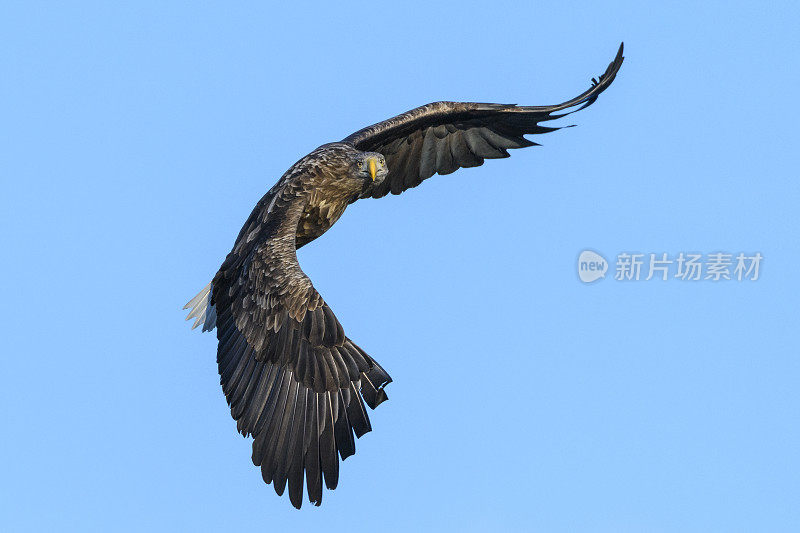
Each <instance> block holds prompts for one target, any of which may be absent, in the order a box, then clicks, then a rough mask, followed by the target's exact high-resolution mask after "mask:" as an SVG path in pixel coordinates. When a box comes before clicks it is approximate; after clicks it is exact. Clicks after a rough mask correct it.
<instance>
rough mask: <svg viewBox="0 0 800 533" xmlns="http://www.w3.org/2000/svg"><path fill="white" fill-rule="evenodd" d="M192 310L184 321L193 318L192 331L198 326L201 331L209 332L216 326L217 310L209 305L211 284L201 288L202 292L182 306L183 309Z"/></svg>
mask: <svg viewBox="0 0 800 533" xmlns="http://www.w3.org/2000/svg"><path fill="white" fill-rule="evenodd" d="M190 307H191V308H192V310H191V311H190V312H189V315H188V316H187V317H186V320H189V319H191V318H195V319H196V320H195V321H194V324H192V329H194V328H196V327H197V326H199V325H200V324H202V325H203V331H211V330H212V329H214V328H215V327H216V325H217V310H216V309H215V308H214V306H213V305H211V283H209V284H208V285H206V286H205V287H203V290H201V291H200V292H198V293H197V296H195V297H194V298H192V299H191V300H189V302H188V303H187V304H186V305H184V306H183V308H184V309H188V308H190Z"/></svg>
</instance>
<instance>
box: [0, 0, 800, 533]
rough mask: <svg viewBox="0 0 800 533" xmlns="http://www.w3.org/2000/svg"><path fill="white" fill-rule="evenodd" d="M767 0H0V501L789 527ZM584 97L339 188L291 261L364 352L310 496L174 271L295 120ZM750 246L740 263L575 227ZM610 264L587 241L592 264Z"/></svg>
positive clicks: (419, 523)
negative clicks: (698, 270)
mask: <svg viewBox="0 0 800 533" xmlns="http://www.w3.org/2000/svg"><path fill="white" fill-rule="evenodd" d="M799 15H800V12H799V11H798V7H797V4H796V3H795V2H771V3H770V4H769V7H767V5H765V4H759V3H756V2H748V3H742V2H706V3H700V4H698V3H696V2H679V3H672V2H670V3H664V2H661V3H645V2H633V1H631V2H582V3H576V4H572V5H564V3H562V2H526V3H520V4H514V3H506V2H493V3H486V2H481V3H470V2H449V3H448V2H445V3H441V4H433V3H431V2H401V3H398V2H394V3H391V4H388V5H379V4H377V3H363V4H359V5H355V4H346V3H342V2H329V3H324V4H323V3H313V4H310V3H309V4H305V3H302V2H290V3H288V4H287V5H286V6H283V7H277V6H275V5H270V6H269V7H266V3H237V5H236V6H232V5H230V3H222V2H220V3H216V4H214V3H195V2H191V3H190V2H186V3H181V2H168V3H167V2H131V3H129V5H127V6H123V5H114V6H112V5H110V3H107V2H97V3H93V2H76V3H72V4H71V5H69V6H67V5H65V4H62V3H58V4H57V3H52V2H48V3H38V2H30V1H25V2H3V6H2V15H0V35H2V46H0V180H2V191H3V193H2V195H0V196H1V199H0V202H1V205H2V210H1V211H0V223H2V228H3V230H2V232H0V245H1V247H0V257H1V258H2V261H0V269H1V271H2V292H3V305H2V306H1V307H0V319H1V320H2V324H3V328H2V329H3V337H4V342H3V349H2V386H0V414H2V439H0V452H2V457H3V461H2V462H3V467H2V475H0V521H1V522H0V525H2V529H4V530H7V531H36V530H63V531H68V530H74V531H92V530H96V531H110V530H117V531H125V530H130V531H144V530H148V531H179V530H184V531H222V530H225V531H304V530H312V529H313V530H316V531H322V530H324V531H359V530H374V531H404V530H408V528H410V527H413V528H415V529H418V530H439V531H441V530H447V529H450V528H452V529H454V530H455V529H457V530H460V531H481V530H489V529H490V528H497V529H501V530H511V529H514V530H534V531H548V532H554V531H610V532H620V531H703V532H708V531H756V530H759V531H798V530H800V507H798V505H797V502H798V501H799V500H800V457H799V456H798V450H800V414H799V413H800V397H799V396H798V384H799V383H800V358H799V357H798V356H799V355H800V350H798V343H797V330H798V318H797V311H798V304H797V298H798V292H799V289H800V283H799V282H798V265H800V253H798V249H799V248H800V246H799V245H798V203H799V202H800V185H798V181H800V177H799V176H798V163H799V161H798V159H799V158H798V148H797V144H798V134H797V127H798V122H800V116H798V110H797V105H796V98H797V90H798V86H800V75H799V74H798V73H799V72H800V60H798V57H800V54H799V53H798V52H800V50H799V48H800V47H798V41H799V40H800V37H799V35H800V34H798V32H797V28H798V23H800V16H799ZM622 40H624V41H625V47H626V54H625V55H626V58H627V59H626V61H625V64H624V65H623V67H622V70H621V72H620V74H619V76H618V77H617V80H616V82H615V83H614V84H613V85H612V86H611V88H610V89H609V90H608V91H607V92H606V93H605V94H603V95H602V96H601V98H600V99H599V100H598V102H597V103H596V104H595V105H593V106H592V107H591V108H589V109H586V110H584V111H581V112H580V113H578V114H576V115H573V116H572V117H570V119H569V120H568V121H565V122H564V123H575V124H578V127H576V128H571V129H567V130H562V131H559V132H555V133H551V134H548V135H545V136H539V137H538V138H536V139H535V140H537V141H539V142H541V143H542V144H543V145H544V146H543V147H541V148H530V149H527V150H518V151H515V152H513V155H512V157H511V158H510V159H507V160H503V161H488V162H487V163H486V164H485V165H484V166H483V167H480V168H476V169H467V170H460V171H458V172H457V173H455V174H452V175H448V176H435V177H434V178H432V179H430V180H428V181H427V182H425V183H424V184H423V185H422V186H420V187H418V188H416V189H413V190H411V191H408V192H407V193H405V194H403V195H401V196H397V197H389V198H384V199H382V200H369V201H363V202H359V203H357V204H355V205H353V206H351V207H350V208H349V209H348V211H347V213H345V216H344V217H343V218H342V219H341V220H340V221H339V223H338V224H337V225H336V226H335V227H334V228H333V229H332V230H331V231H330V232H329V233H328V234H326V235H325V236H324V237H323V238H321V239H319V240H318V241H317V242H315V243H313V244H312V245H310V246H308V247H307V248H305V249H303V250H302V251H301V253H300V254H299V255H300V262H301V264H302V266H303V268H304V269H305V271H306V272H307V273H308V274H309V276H310V277H311V279H312V280H313V281H314V283H315V286H316V287H317V288H318V289H319V291H320V292H321V293H322V294H323V296H324V297H325V299H326V300H327V301H328V302H329V303H330V304H331V306H332V308H333V309H334V310H335V312H336V314H337V315H338V317H339V319H340V320H341V322H342V323H343V325H344V326H345V328H346V330H347V331H348V333H349V335H350V336H351V337H352V338H354V339H355V340H356V341H357V342H358V343H359V344H360V345H361V346H363V347H364V348H365V349H366V350H367V351H368V352H369V353H370V354H372V355H373V356H374V357H375V358H376V359H377V360H378V361H380V362H381V363H382V364H383V366H384V367H385V368H386V369H387V370H388V371H389V372H390V373H391V375H392V377H393V378H394V383H392V384H391V385H390V386H389V387H388V389H387V391H388V394H389V398H390V401H388V402H387V403H385V404H383V405H381V406H380V407H379V408H378V409H377V410H376V411H374V412H371V413H370V415H371V418H372V422H373V432H372V433H370V434H368V435H367V436H365V437H364V438H362V439H360V440H359V441H358V443H357V448H358V452H357V454H356V455H355V456H354V457H352V458H349V459H348V460H347V461H345V462H344V463H343V464H342V475H341V481H340V484H339V488H338V489H337V490H336V491H334V492H326V493H325V496H324V501H323V505H322V507H321V508H314V507H312V506H310V505H305V506H304V507H303V509H302V510H301V511H296V510H295V509H293V508H292V507H291V505H290V504H289V501H288V498H286V497H285V496H284V497H283V498H278V497H277V496H276V495H275V493H274V491H273V489H272V487H271V486H266V485H264V484H263V482H262V481H261V476H260V474H259V471H258V469H257V468H255V467H254V466H253V465H252V463H251V462H250V442H249V440H246V439H244V438H242V437H241V436H239V435H238V434H237V433H236V431H235V423H234V421H233V420H232V419H231V418H230V413H229V410H228V408H227V406H226V404H225V401H224V398H223V395H222V392H221V390H220V387H219V382H218V380H219V378H218V376H217V370H216V364H215V351H216V339H215V337H214V336H213V335H211V334H202V335H201V334H200V333H198V332H197V331H193V332H192V331H190V330H189V327H188V324H187V323H185V322H184V320H183V317H184V312H183V311H181V307H182V305H183V304H184V303H185V302H186V301H187V300H188V299H189V298H191V297H192V296H193V295H194V294H195V293H196V292H197V291H198V290H199V289H201V288H202V287H203V286H204V285H205V284H206V283H207V282H208V281H209V280H210V279H211V277H212V276H213V275H214V273H215V271H216V269H217V268H218V266H219V264H220V263H221V262H222V260H223V258H224V257H225V255H226V254H227V252H228V251H229V250H230V247H231V246H232V244H233V241H234V238H235V237H236V234H237V232H238V231H239V229H240V227H241V224H242V223H243V222H244V220H245V219H246V218H247V216H248V214H249V212H250V210H251V209H252V207H253V205H255V203H256V202H257V201H258V199H259V198H260V197H261V196H262V195H263V194H264V193H265V192H266V191H267V190H268V189H269V188H270V187H271V186H272V184H273V183H274V182H275V181H276V180H277V179H278V178H279V177H280V175H281V174H282V173H283V172H284V171H285V170H286V169H287V168H288V167H289V166H290V165H291V164H292V163H294V162H295V161H296V160H297V159H299V158H300V157H301V156H303V155H305V154H306V153H307V152H309V151H310V150H312V149H313V148H315V147H316V146H318V145H320V144H322V143H325V142H329V141H335V140H338V139H341V138H343V137H344V136H346V135H348V134H349V133H351V132H353V131H355V130H357V129H359V128H361V127H363V126H366V125H368V124H371V123H374V122H377V121H379V120H382V119H385V118H388V117H390V116H393V115H395V114H397V113H399V112H402V111H405V110H407V109H410V108H412V107H416V106H417V105H421V104H424V103H427V102H430V101H435V100H443V99H446V100H472V101H493V102H504V103H519V104H532V105H542V104H551V103H557V102H560V101H562V100H565V99H567V98H570V97H572V96H574V95H576V94H578V93H580V92H582V91H583V90H584V89H586V88H587V87H588V86H589V80H590V78H591V77H592V76H597V75H599V74H600V73H602V72H603V71H604V70H605V68H606V65H607V64H608V62H609V61H610V60H611V59H612V58H613V55H614V53H615V51H616V49H617V46H618V44H619V42H620V41H622ZM585 248H591V249H593V250H597V251H599V252H600V253H602V254H604V255H605V256H606V257H607V258H609V259H611V260H612V261H613V258H614V256H615V255H616V254H617V253H620V252H624V251H628V252H631V251H635V252H642V253H649V252H656V253H662V252H667V253H669V254H671V255H672V254H676V253H678V252H681V251H684V252H688V251H698V252H702V253H711V252H716V251H727V252H730V253H738V252H748V253H752V252H756V251H758V252H761V253H762V255H763V256H764V262H763V264H762V268H761V278H760V279H759V280H758V281H755V282H735V281H728V282H720V283H716V284H715V283H712V282H693V283H692V282H680V281H679V280H670V281H668V282H659V281H650V282H645V281H640V282H628V283H624V282H619V281H615V280H614V279H613V277H612V276H607V278H606V279H605V280H601V281H598V282H596V283H595V284H592V285H584V284H582V283H581V282H580V281H579V280H578V277H577V275H576V258H577V256H578V254H579V252H580V251H581V250H583V249H585ZM612 269H613V266H612Z"/></svg>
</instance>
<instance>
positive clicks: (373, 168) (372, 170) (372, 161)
mask: <svg viewBox="0 0 800 533" xmlns="http://www.w3.org/2000/svg"><path fill="white" fill-rule="evenodd" d="M377 173H378V168H377V167H376V166H375V159H374V158H370V160H369V175H370V176H371V177H372V181H375V175H376V174H377Z"/></svg>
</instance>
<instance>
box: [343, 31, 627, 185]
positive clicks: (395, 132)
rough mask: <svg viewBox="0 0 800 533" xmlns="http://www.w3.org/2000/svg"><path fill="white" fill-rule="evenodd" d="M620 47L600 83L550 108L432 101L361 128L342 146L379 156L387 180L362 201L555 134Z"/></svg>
mask: <svg viewBox="0 0 800 533" xmlns="http://www.w3.org/2000/svg"><path fill="white" fill-rule="evenodd" d="M622 52H623V45H622V44H620V47H619V50H618V51H617V55H616V57H615V58H614V60H613V61H612V62H611V63H610V64H609V66H608V68H607V69H606V71H605V72H604V73H603V75H602V76H600V78H599V79H596V80H595V79H592V86H591V87H590V88H589V89H588V90H586V91H584V92H583V93H582V94H580V95H578V96H576V97H575V98H572V99H571V100H568V101H566V102H563V103H561V104H558V105H553V106H517V105H511V104H489V103H477V102H434V103H431V104H427V105H424V106H421V107H418V108H416V109H412V110H411V111H407V112H406V113H402V114H400V115H398V116H396V117H393V118H390V119H389V120H385V121H383V122H379V123H377V124H374V125H372V126H368V127H366V128H363V129H361V130H359V131H357V132H355V133H353V134H352V135H349V136H348V137H345V139H344V140H343V142H346V143H350V144H352V145H353V146H355V147H356V148H357V149H359V150H364V151H372V152H380V153H381V154H383V156H384V157H385V158H386V163H387V166H388V168H389V175H388V176H387V178H386V179H385V180H384V181H383V183H381V184H379V185H378V186H376V187H374V188H372V189H371V190H368V191H365V193H364V194H363V195H362V196H361V197H362V198H365V197H372V198H380V197H382V196H385V195H386V194H388V193H389V192H391V193H392V194H400V193H401V192H403V191H405V190H408V189H410V188H412V187H416V186H417V185H419V184H420V183H422V181H423V180H426V179H428V178H430V177H431V176H433V175H434V174H437V173H438V174H450V173H452V172H455V171H456V170H458V169H459V168H464V167H474V166H479V165H481V164H483V161H484V159H496V158H504V157H508V155H509V154H508V152H507V151H506V150H509V149H517V148H525V147H528V146H536V143H535V142H532V141H530V140H529V139H526V138H525V135H528V134H540V133H547V132H551V131H555V130H557V129H560V128H559V127H553V126H543V125H541V123H542V122H546V121H549V120H554V119H557V118H561V117H564V116H566V115H569V114H571V113H574V112H576V111H578V110H580V109H583V108H585V107H587V106H589V105H591V104H592V103H594V102H595V100H597V97H598V96H599V95H600V94H601V93H602V92H603V91H605V90H606V88H608V86H609V85H610V84H611V82H612V81H614V78H615V77H616V75H617V72H618V71H619V69H620V67H621V66H622V61H623V60H624V57H623V55H622Z"/></svg>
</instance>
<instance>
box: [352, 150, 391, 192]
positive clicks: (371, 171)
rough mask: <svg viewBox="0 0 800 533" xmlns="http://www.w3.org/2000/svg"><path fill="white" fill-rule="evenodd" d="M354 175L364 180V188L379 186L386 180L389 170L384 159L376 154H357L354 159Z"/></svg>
mask: <svg viewBox="0 0 800 533" xmlns="http://www.w3.org/2000/svg"><path fill="white" fill-rule="evenodd" d="M354 172H355V175H356V177H357V178H358V179H361V180H364V186H365V188H372V187H375V186H377V185H380V184H381V183H382V182H383V180H385V179H386V175H387V174H388V173H389V168H388V167H387V166H386V159H384V157H383V155H382V154H379V153H377V152H359V153H358V154H357V155H356V157H355V169H354Z"/></svg>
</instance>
